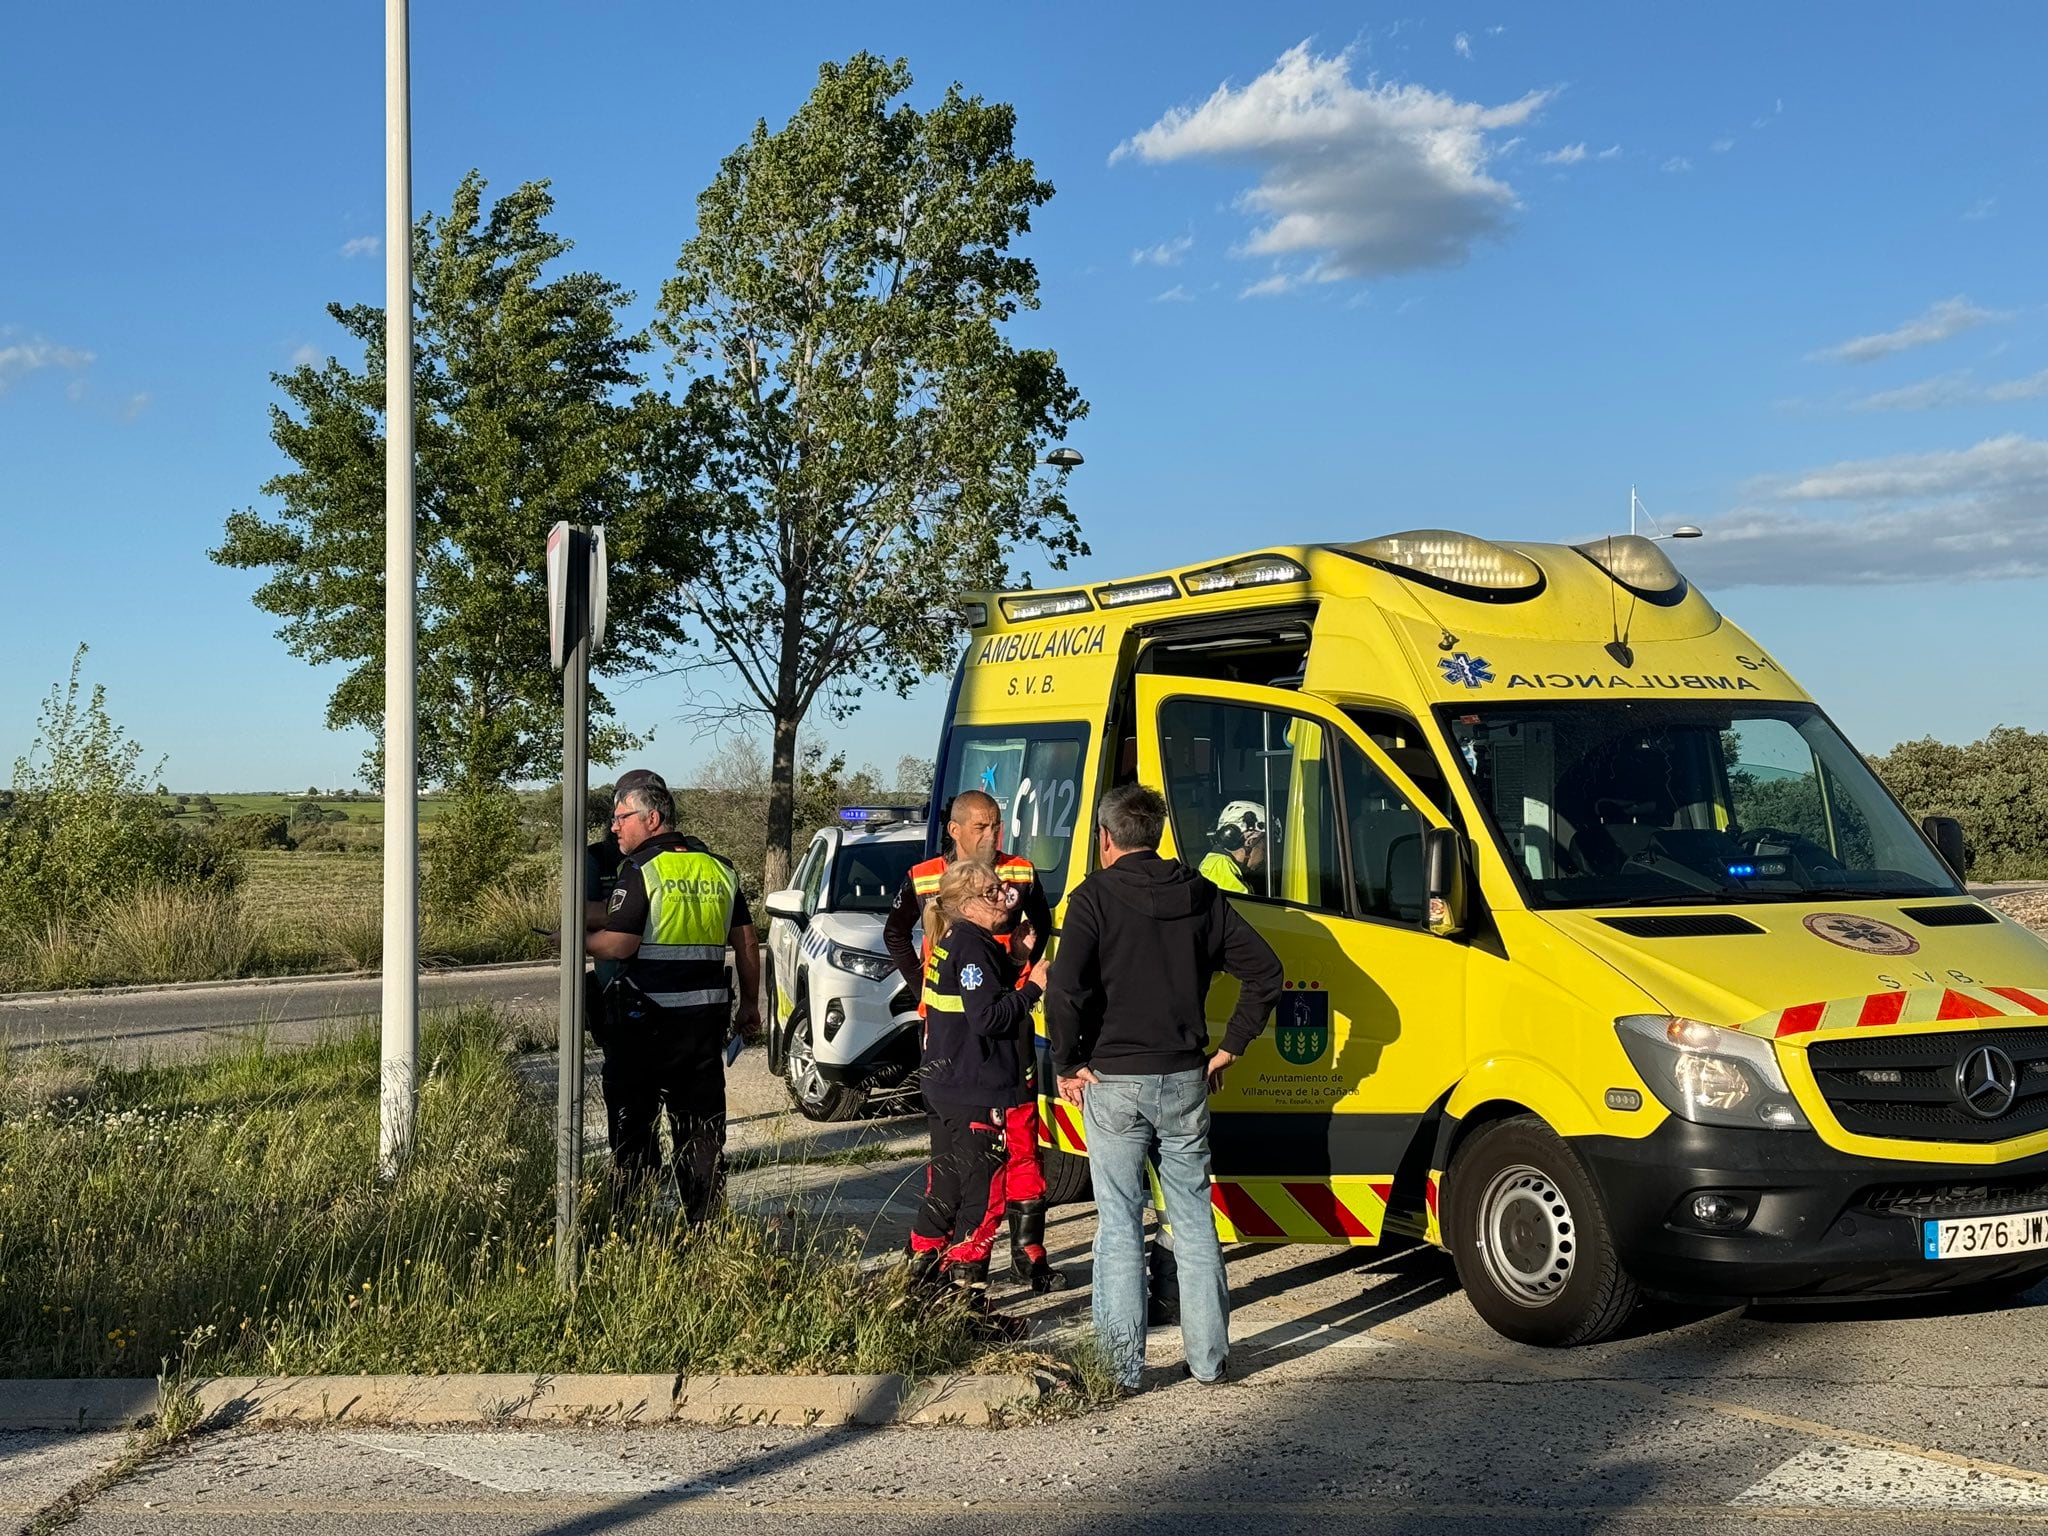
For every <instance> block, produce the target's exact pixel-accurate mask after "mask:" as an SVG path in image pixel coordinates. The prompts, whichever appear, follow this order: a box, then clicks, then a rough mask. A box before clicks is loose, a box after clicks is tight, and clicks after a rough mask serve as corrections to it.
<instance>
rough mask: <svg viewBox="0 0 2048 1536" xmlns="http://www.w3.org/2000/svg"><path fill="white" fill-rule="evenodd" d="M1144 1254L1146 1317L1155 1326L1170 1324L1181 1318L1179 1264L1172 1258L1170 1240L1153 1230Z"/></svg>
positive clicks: (1163, 1326) (1169, 1325)
mask: <svg viewBox="0 0 2048 1536" xmlns="http://www.w3.org/2000/svg"><path fill="white" fill-rule="evenodd" d="M1148 1248H1149V1251H1148V1252H1147V1254H1146V1258H1145V1276H1146V1279H1145V1321H1146V1322H1147V1323H1148V1324H1150V1325H1151V1326H1152V1327H1154V1328H1171V1327H1172V1326H1173V1325H1174V1324H1176V1323H1178V1322H1179V1321H1180V1268H1179V1266H1178V1265H1177V1264H1176V1263H1175V1262H1174V1257H1173V1244H1171V1243H1169V1242H1168V1241H1166V1238H1165V1236H1164V1235H1163V1234H1161V1233H1157V1232H1155V1233H1153V1235H1152V1241H1151V1243H1150V1244H1149V1245H1148Z"/></svg>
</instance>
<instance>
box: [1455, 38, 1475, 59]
mask: <svg viewBox="0 0 2048 1536" xmlns="http://www.w3.org/2000/svg"><path fill="white" fill-rule="evenodd" d="M1451 52H1453V53H1455V54H1456V55H1457V56H1458V57H1459V58H1461V59H1469V58H1471V57H1472V34H1471V33H1469V32H1460V33H1459V34H1458V35H1457V36H1456V37H1454V38H1452V39H1451Z"/></svg>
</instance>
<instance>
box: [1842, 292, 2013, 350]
mask: <svg viewBox="0 0 2048 1536" xmlns="http://www.w3.org/2000/svg"><path fill="white" fill-rule="evenodd" d="M2010 318H2011V316H2009V315H2006V314H2002V313H2000V312H1999V311H1997V310H1992V309H1979V308H1978V307H1977V306H1976V305H1974V304H1972V303H1971V302H1970V301H1969V300H1968V299H1966V298H1964V297H1962V296H1961V295H1960V294H1958V295H1957V296H1956V297H1955V298H1953V299H1943V300H1941V301H1940V302H1939V303H1937V304H1933V305H1930V306H1929V307H1928V310H1927V312H1926V313H1925V314H1924V315H1920V316H1918V317H1916V318H1915V319H1912V320H1908V321H1907V322H1906V323H1905V324H1904V325H1901V326H1899V327H1897V328H1896V329H1894V330H1889V331H1879V332H1878V333H1877V334H1875V335H1873V336H1857V337H1854V338H1852V339H1851V340H1849V341H1845V342H1841V343H1839V344H1838V345H1836V346H1832V347H1823V348H1821V349H1820V350H1819V351H1818V352H1809V353H1808V354H1807V357H1806V360H1807V361H1808V362H1810V363H1822V362H1826V363H1867V362H1870V361H1871V360H1873V359H1874V358H1880V357H1890V356H1892V355H1893V354H1895V353H1899V352H1909V351H1911V350H1912V349H1913V348H1915V347H1928V346H1933V345H1934V344H1935V343H1936V342H1940V341H1947V340H1948V339H1949V338H1950V337H1951V336H1959V335H1961V334H1962V333H1963V332H1964V331H1967V330H1970V329H1972V328H1973V327H1976V326H1979V325H1985V324H1988V323H1989V322H1991V321H1994V320H2007V319H2010Z"/></svg>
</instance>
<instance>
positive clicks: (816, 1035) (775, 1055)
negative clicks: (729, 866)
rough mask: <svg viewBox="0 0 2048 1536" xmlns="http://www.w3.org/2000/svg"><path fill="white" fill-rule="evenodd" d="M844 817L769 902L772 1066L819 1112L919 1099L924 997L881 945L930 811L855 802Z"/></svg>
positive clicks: (813, 1114)
mask: <svg viewBox="0 0 2048 1536" xmlns="http://www.w3.org/2000/svg"><path fill="white" fill-rule="evenodd" d="M840 818H841V820H840V825H838V826H836V827H827V828H826V829H825V830H824V831H822V832H820V833H819V834H818V835H817V836H816V837H814V838H812V839H811V846H810V847H809V848H808V849H807V850H805V852H804V857H803V861H802V862H801V863H799V864H798V865H797V869H796V875H795V877H794V878H795V881H796V883H795V884H794V885H793V886H791V887H790V888H789V889H788V890H785V891H771V892H770V893H769V894H768V896H767V898H766V899H765V900H764V901H763V903H762V905H763V906H764V907H766V908H767V911H768V919H769V921H768V959H767V964H766V977H765V981H764V985H763V987H762V996H763V998H764V1000H765V1003H766V1012H767V1016H768V1066H769V1069H770V1070H771V1071H775V1072H780V1073H781V1074H783V1076H784V1078H785V1079H786V1080H787V1082H788V1084H789V1092H790V1097H792V1098H793V1099H795V1100H796V1105H797V1108H798V1109H800V1110H802V1111H803V1113H804V1114H805V1115H806V1116H808V1117H809V1118H810V1119H813V1120H850V1119H852V1118H853V1117H854V1116H855V1115H857V1114H859V1113H860V1112H861V1110H862V1109H863V1108H864V1107H865V1106H866V1105H867V1104H868V1103H869V1101H870V1100H873V1101H874V1102H876V1103H877V1104H878V1105H881V1104H889V1103H894V1104H900V1105H901V1107H903V1108H905V1109H909V1108H913V1107H914V1106H915V1103H916V1098H915V1095H916V1091H917V1083H916V1076H917V1060H918V1020H917V997H916V994H915V993H914V992H913V991H912V990H911V989H910V988H909V987H908V986H906V985H904V981H903V978H902V976H900V975H899V974H897V971H896V964H895V962H894V961H892V960H891V959H890V958H889V956H888V952H887V951H886V950H884V949H883V948H882V921H883V919H884V918H885V917H886V916H887V915H888V911H889V904H890V903H891V902H893V901H894V900H895V899H896V893H897V891H898V890H899V889H901V887H902V885H903V880H904V877H905V876H906V875H907V874H908V873H909V872H910V866H911V865H913V864H915V863H916V862H917V861H918V860H919V859H921V858H922V857H923V856H924V836H925V816H924V814H923V813H922V812H921V811H919V810H916V809H911V810H903V809H900V808H894V807H875V806H853V807H849V808H848V809H847V810H845V811H842V812H841V813H840Z"/></svg>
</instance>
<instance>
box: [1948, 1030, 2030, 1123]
mask: <svg viewBox="0 0 2048 1536" xmlns="http://www.w3.org/2000/svg"><path fill="white" fill-rule="evenodd" d="M2019 1095H2020V1073H2019V1068H2018V1067H2016V1066H2014V1065H2013V1061H2012V1058H2011V1057H2010V1056H2008V1055H2006V1054H2005V1052H2003V1051H2001V1050H2000V1049H1999V1048H1998V1047H1997V1046H1995V1045H1980V1046H1978V1047H1977V1049H1975V1050H1974V1051H1972V1052H1970V1053H1969V1054H1968V1055H1967V1056H1965V1057H1964V1058H1963V1059H1962V1060H1961V1061H1959V1062H1957V1063H1956V1099H1957V1100H1958V1101H1959V1102H1960V1103H1961V1104H1962V1106H1963V1108H1965V1109H1967V1110H1968V1111H1969V1112H1970V1113H1971V1114H1973V1115H1975V1116H1976V1117H1977V1118H1978V1119H1979V1120H1996V1119H1997V1118H1998V1117H1999V1116H2000V1115H2002V1114H2004V1113H2005V1112H2006V1111H2007V1110H2008V1109H2011V1108H2012V1103H2013V1100H2014V1099H2016V1098H2018V1097H2019Z"/></svg>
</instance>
